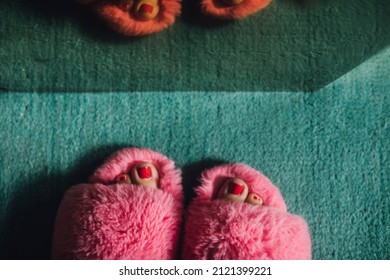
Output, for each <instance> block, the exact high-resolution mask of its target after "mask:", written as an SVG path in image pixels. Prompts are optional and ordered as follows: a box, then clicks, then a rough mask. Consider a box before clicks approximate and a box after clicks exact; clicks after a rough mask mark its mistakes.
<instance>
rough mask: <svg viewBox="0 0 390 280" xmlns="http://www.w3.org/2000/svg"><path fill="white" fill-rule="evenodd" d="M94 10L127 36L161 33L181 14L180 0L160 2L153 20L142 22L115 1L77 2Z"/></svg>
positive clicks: (90, 0)
mask: <svg viewBox="0 0 390 280" xmlns="http://www.w3.org/2000/svg"><path fill="white" fill-rule="evenodd" d="M76 1H78V2H81V3H82V4H87V5H91V7H92V9H93V10H94V11H95V12H96V13H97V14H98V15H99V16H100V17H101V18H102V19H103V20H105V21H106V22H107V23H108V25H109V26H111V27H112V28H113V29H114V30H115V31H117V32H118V33H121V34H123V35H125V36H142V35H148V34H152V33H155V32H160V31H162V30H164V29H166V28H168V27H169V26H170V25H172V24H173V23H174V22H175V17H176V16H178V15H179V14H180V10H181V1H180V0H160V1H159V4H160V12H159V14H158V16H157V17H156V18H155V19H153V20H148V21H142V20H139V19H137V18H136V17H134V16H133V15H132V13H130V12H125V11H123V10H121V9H120V8H119V7H118V5H117V2H116V1H115V0H112V1H105V0H76Z"/></svg>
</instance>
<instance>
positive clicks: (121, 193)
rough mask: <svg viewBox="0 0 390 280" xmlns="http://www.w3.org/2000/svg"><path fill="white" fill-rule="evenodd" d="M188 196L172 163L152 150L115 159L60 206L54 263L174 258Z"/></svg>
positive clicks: (132, 150) (69, 193)
mask: <svg viewBox="0 0 390 280" xmlns="http://www.w3.org/2000/svg"><path fill="white" fill-rule="evenodd" d="M182 202H183V194H182V188H181V177H180V172H179V171H178V170H177V169H175V167H174V163H173V161H171V160H170V159H168V158H167V157H165V156H163V155H161V154H159V153H157V152H154V151H151V150H147V149H136V148H129V149H124V150H121V151H119V152H117V153H115V154H114V155H112V156H111V157H110V158H109V159H108V160H107V162H106V163H104V164H103V165H102V166H101V167H100V168H98V169H97V170H96V171H95V172H94V174H93V175H92V177H91V178H90V180H89V183H88V184H82V185H77V186H74V187H72V188H70V189H69V190H68V191H67V192H66V194H65V196H64V198H63V200H62V202H61V205H60V207H59V210H58V213H57V218H56V223H55V231H54V238H53V250H52V257H53V258H54V259H174V258H175V257H176V253H177V246H178V238H179V231H180V222H181V216H182Z"/></svg>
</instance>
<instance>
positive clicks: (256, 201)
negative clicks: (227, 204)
mask: <svg viewBox="0 0 390 280" xmlns="http://www.w3.org/2000/svg"><path fill="white" fill-rule="evenodd" d="M245 202H246V203H249V204H253V205H263V203H264V202H263V199H262V197H261V196H260V195H258V194H257V193H249V194H248V196H247V198H246V199H245Z"/></svg>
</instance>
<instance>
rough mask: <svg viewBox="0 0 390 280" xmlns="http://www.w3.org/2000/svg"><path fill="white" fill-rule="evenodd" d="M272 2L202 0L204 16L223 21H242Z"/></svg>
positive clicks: (255, 0)
mask: <svg viewBox="0 0 390 280" xmlns="http://www.w3.org/2000/svg"><path fill="white" fill-rule="evenodd" d="M269 3H271V0H202V2H201V10H202V12H203V13H204V14H206V15H210V16H213V17H217V18H221V19H242V18H244V17H246V16H249V15H251V14H254V13H256V12H258V11H260V10H261V9H263V8H265V7H266V6H268V4H269Z"/></svg>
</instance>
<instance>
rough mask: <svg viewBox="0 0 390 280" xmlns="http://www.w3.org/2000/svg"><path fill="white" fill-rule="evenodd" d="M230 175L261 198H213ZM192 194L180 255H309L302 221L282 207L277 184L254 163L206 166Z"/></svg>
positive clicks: (254, 256) (306, 230) (308, 240)
mask: <svg viewBox="0 0 390 280" xmlns="http://www.w3.org/2000/svg"><path fill="white" fill-rule="evenodd" d="M232 178H241V179H242V180H244V181H245V182H246V184H247V189H248V190H247V193H248V194H250V193H256V194H258V195H259V196H260V197H261V198H262V202H263V204H262V205H253V204H250V203H246V202H241V201H240V202H238V201H237V202H231V201H227V200H224V199H220V198H218V196H219V195H220V191H221V186H223V185H224V183H225V182H228V181H229V180H232ZM225 184H226V183H225ZM233 185H234V186H235V187H237V185H235V184H233ZM236 191H237V188H236V189H235V188H233V189H232V193H236V194H238V193H239V192H240V190H238V192H236ZM196 194H197V197H196V198H195V199H194V200H193V201H192V203H191V204H190V206H189V209H188V215H187V221H186V226H185V235H184V245H183V252H182V257H183V259H230V260H232V259H263V260H270V259H311V240H310V234H309V229H308V226H307V223H306V222H305V220H304V219H303V218H301V217H300V216H296V215H292V214H290V213H288V212H287V210H286V205H285V203H284V201H283V198H282V196H281V194H280V192H279V190H278V189H277V188H276V187H275V186H274V185H273V184H272V183H271V181H270V180H269V179H267V178H266V177H265V176H264V175H262V174H261V173H260V172H258V171H256V170H255V169H253V168H251V167H249V166H247V165H243V164H228V165H221V166H218V167H215V168H212V169H210V170H206V171H204V172H203V173H202V176H201V186H200V187H198V188H197V189H196ZM245 195H246V194H245ZM248 197H249V195H248Z"/></svg>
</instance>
